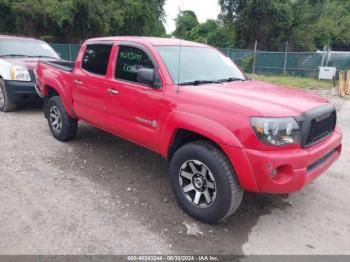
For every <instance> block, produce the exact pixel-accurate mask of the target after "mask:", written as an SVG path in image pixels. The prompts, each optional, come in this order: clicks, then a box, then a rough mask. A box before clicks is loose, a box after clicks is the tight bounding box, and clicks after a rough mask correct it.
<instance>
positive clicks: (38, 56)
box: [28, 55, 57, 59]
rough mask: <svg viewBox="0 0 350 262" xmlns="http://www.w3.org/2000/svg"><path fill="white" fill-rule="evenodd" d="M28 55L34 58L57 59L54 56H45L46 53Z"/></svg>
mask: <svg viewBox="0 0 350 262" xmlns="http://www.w3.org/2000/svg"><path fill="white" fill-rule="evenodd" d="M28 57H34V58H52V59H57V58H56V57H53V56H47V55H31V56H28Z"/></svg>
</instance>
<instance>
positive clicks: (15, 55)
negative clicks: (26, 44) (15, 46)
mask: <svg viewBox="0 0 350 262" xmlns="http://www.w3.org/2000/svg"><path fill="white" fill-rule="evenodd" d="M8 56H9V57H28V56H27V55H21V54H8V55H0V57H8Z"/></svg>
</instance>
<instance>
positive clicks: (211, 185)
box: [170, 141, 244, 223]
mask: <svg viewBox="0 0 350 262" xmlns="http://www.w3.org/2000/svg"><path fill="white" fill-rule="evenodd" d="M170 176H171V182H172V187H173V190H174V193H175V196H176V198H177V200H178V202H179V203H180V205H181V207H182V208H183V209H184V210H185V211H186V212H187V213H188V214H189V215H190V216H192V217H194V218H196V219H198V220H201V221H203V222H206V223H216V222H220V221H223V220H225V219H226V218H228V217H229V216H231V215H232V214H233V213H234V212H235V211H236V210H237V209H238V207H239V206H240V204H241V202H242V199H243V194H244V191H243V189H242V188H241V187H240V185H239V183H238V181H237V179H236V175H235V172H234V170H233V168H232V165H231V163H230V162H229V160H228V159H227V157H226V155H225V154H224V153H223V152H222V151H221V150H220V149H219V148H218V147H217V146H215V145H214V144H212V143H210V142H208V141H197V142H193V143H189V144H186V145H184V146H183V147H181V148H180V149H179V150H178V151H177V152H176V153H175V155H174V157H173V159H172V161H171V165H170Z"/></svg>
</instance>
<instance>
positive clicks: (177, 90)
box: [176, 39, 182, 93]
mask: <svg viewBox="0 0 350 262" xmlns="http://www.w3.org/2000/svg"><path fill="white" fill-rule="evenodd" d="M181 52H182V39H180V50H179V67H178V70H179V72H178V73H177V89H176V93H179V92H180V72H181V69H180V67H181Z"/></svg>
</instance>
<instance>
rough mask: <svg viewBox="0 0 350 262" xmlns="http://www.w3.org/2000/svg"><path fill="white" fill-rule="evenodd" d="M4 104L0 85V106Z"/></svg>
mask: <svg viewBox="0 0 350 262" xmlns="http://www.w3.org/2000/svg"><path fill="white" fill-rule="evenodd" d="M4 105H5V96H4V93H3V91H2V88H1V87H0V108H3V107H4Z"/></svg>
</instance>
